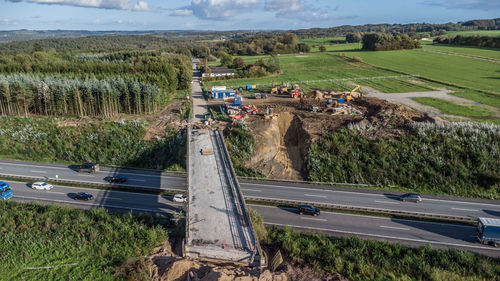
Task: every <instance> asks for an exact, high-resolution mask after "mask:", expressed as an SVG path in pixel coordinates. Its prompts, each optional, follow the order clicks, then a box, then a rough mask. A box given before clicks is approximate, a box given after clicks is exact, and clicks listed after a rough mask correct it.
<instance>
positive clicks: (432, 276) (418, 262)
mask: <svg viewBox="0 0 500 281" xmlns="http://www.w3.org/2000/svg"><path fill="white" fill-rule="evenodd" d="M267 231H268V236H269V237H268V238H269V241H272V245H273V246H275V247H280V248H283V249H284V250H285V251H286V252H287V254H288V255H289V256H290V257H291V258H293V259H296V260H299V261H304V262H306V263H308V264H310V265H311V266H313V267H314V268H316V269H320V270H325V271H327V272H329V273H339V274H340V275H342V276H344V277H346V278H348V279H349V280H353V281H364V280H366V281H376V280H436V281H443V280H449V281H456V280H498V279H497V278H498V276H500V261H499V260H498V259H492V258H487V257H482V256H478V255H475V254H473V253H468V252H462V251H457V250H433V249H431V248H430V247H422V248H418V249H415V248H410V247H404V246H401V245H399V244H389V243H387V242H377V241H370V240H361V239H359V238H357V237H350V238H334V237H327V236H324V235H321V234H304V233H299V232H294V231H293V230H291V229H290V228H285V229H278V228H276V227H271V228H268V230H267Z"/></svg>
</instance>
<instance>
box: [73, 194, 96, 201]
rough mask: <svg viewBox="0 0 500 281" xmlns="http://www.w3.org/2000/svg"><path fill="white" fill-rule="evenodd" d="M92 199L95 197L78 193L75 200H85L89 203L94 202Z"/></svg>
mask: <svg viewBox="0 0 500 281" xmlns="http://www.w3.org/2000/svg"><path fill="white" fill-rule="evenodd" d="M92 198H94V196H93V195H92V194H89V193H85V192H78V193H77V194H76V195H75V200H85V201H88V200H92Z"/></svg>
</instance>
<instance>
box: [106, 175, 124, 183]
mask: <svg viewBox="0 0 500 281" xmlns="http://www.w3.org/2000/svg"><path fill="white" fill-rule="evenodd" d="M126 181H127V177H125V176H112V177H108V182H110V183H124V182H126Z"/></svg>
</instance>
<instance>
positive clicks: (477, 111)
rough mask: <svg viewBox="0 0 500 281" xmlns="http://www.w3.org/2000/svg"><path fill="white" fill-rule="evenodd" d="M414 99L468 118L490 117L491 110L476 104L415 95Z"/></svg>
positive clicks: (448, 112)
mask: <svg viewBox="0 0 500 281" xmlns="http://www.w3.org/2000/svg"><path fill="white" fill-rule="evenodd" d="M413 100H414V101H416V102H418V103H421V104H424V105H428V106H432V107H435V108H437V109H439V110H441V111H442V112H443V113H446V114H452V115H459V116H465V117H470V118H481V117H490V116H492V114H493V113H492V112H491V111H489V110H487V109H484V108H482V107H479V106H476V105H460V104H456V103H453V102H450V101H447V100H443V99H438V98H429V97H416V98H414V99H413Z"/></svg>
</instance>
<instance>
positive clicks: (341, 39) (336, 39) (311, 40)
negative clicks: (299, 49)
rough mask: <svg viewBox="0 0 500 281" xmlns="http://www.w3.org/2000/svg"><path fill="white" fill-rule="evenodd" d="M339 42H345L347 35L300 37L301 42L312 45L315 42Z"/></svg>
mask: <svg viewBox="0 0 500 281" xmlns="http://www.w3.org/2000/svg"><path fill="white" fill-rule="evenodd" d="M339 42H345V36H338V37H323V38H305V39H300V40H299V43H306V44H310V45H314V44H320V45H321V44H335V43H339Z"/></svg>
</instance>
